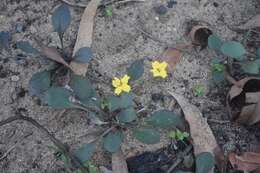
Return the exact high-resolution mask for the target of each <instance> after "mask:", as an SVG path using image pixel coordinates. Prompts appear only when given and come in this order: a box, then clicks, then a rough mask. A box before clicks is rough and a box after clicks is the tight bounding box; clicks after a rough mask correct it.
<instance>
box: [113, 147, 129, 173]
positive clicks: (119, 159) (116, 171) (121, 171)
mask: <svg viewBox="0 0 260 173" xmlns="http://www.w3.org/2000/svg"><path fill="white" fill-rule="evenodd" d="M112 170H113V173H128V168H127V164H126V160H125V157H124V154H123V152H122V150H121V148H120V149H119V150H118V151H117V152H116V153H114V154H112Z"/></svg>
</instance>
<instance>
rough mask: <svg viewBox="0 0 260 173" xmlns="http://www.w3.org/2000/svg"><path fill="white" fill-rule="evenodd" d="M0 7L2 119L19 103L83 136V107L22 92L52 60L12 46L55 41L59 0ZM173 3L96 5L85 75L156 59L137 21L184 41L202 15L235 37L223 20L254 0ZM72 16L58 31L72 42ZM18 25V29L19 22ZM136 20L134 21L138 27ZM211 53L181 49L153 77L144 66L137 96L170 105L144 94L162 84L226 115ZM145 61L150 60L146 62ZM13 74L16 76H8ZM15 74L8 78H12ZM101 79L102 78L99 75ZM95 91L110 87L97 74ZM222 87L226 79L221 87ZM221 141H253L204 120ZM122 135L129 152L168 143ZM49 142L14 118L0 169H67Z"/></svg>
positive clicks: (61, 131) (76, 12) (2, 140)
mask: <svg viewBox="0 0 260 173" xmlns="http://www.w3.org/2000/svg"><path fill="white" fill-rule="evenodd" d="M6 2H7V3H6V5H5V6H4V5H2V6H3V7H2V10H1V12H0V31H10V32H11V33H12V43H13V48H12V51H11V52H1V54H0V90H1V93H2V94H1V95H0V105H1V107H0V115H1V116H0V120H3V119H5V118H7V117H9V116H11V115H14V114H15V112H16V111H17V110H19V109H23V110H24V111H25V112H26V113H27V115H28V116H30V117H33V118H35V119H37V120H38V121H39V122H40V123H41V124H42V125H44V126H45V127H46V128H47V129H49V130H50V131H51V132H53V133H54V134H55V136H56V137H57V138H59V139H61V140H62V141H63V142H66V143H67V144H68V145H70V146H72V148H76V147H78V146H79V145H80V144H82V143H85V142H87V141H88V140H89V137H86V136H84V134H88V133H90V132H91V131H93V130H92V129H95V128H93V127H92V126H91V125H89V122H87V121H86V118H85V115H84V114H83V113H82V112H79V111H75V110H69V111H66V112H65V113H64V114H62V115H61V114H60V113H61V110H53V109H50V108H47V107H45V106H41V105H39V103H38V101H37V100H33V99H32V98H31V97H30V96H29V95H28V93H27V85H28V81H29V79H30V78H31V76H32V75H33V74H34V73H35V72H38V71H40V70H43V69H46V68H48V67H49V66H50V65H51V64H52V63H53V62H50V61H48V60H44V59H42V58H41V57H39V56H33V55H31V56H28V55H26V54H24V53H22V52H20V51H19V50H17V49H15V46H14V44H15V42H16V41H19V40H32V37H38V38H39V39H40V40H42V42H43V43H44V44H46V45H49V46H59V45H60V43H59V39H58V37H57V34H56V33H54V32H53V29H52V26H51V21H50V17H51V14H52V12H53V9H54V8H55V7H56V6H57V5H58V4H60V1H54V0H45V1H39V0H33V1H27V0H7V1H6ZM177 2H178V4H177V5H174V6H173V8H169V9H168V11H167V13H166V14H165V15H163V16H160V15H158V14H157V13H156V12H155V11H154V7H155V6H157V5H158V4H167V3H166V1H165V0H160V1H158V0H147V1H146V2H144V3H138V4H137V3H128V4H125V5H122V6H113V9H114V10H113V13H114V16H113V17H112V18H106V17H104V15H103V12H102V9H100V10H99V11H98V15H97V17H96V27H95V36H94V41H93V44H94V45H93V50H94V53H95V58H94V59H95V60H96V61H94V62H93V63H92V65H91V70H90V71H89V75H92V76H96V77H98V78H100V81H104V80H106V77H113V76H121V75H122V74H124V73H125V69H126V67H127V64H128V62H132V61H133V60H136V59H140V58H143V57H149V58H153V59H156V58H158V57H160V55H161V54H162V53H163V51H164V49H165V46H162V45H161V44H160V43H158V42H157V41H154V40H153V39H150V38H149V37H147V36H146V35H144V34H143V33H142V32H140V30H139V29H142V30H144V31H146V32H147V33H149V34H151V35H152V36H153V37H154V38H159V39H160V40H163V41H164V42H167V43H169V44H175V43H177V42H188V39H189V38H188V37H187V35H186V33H187V32H186V31H187V27H188V24H189V22H190V21H192V20H193V21H203V22H205V23H208V25H209V26H210V28H211V29H212V30H213V32H215V33H217V34H218V35H219V36H220V37H221V38H222V39H226V40H230V39H235V40H241V39H242V36H241V35H237V33H236V32H234V31H232V30H230V29H229V27H228V25H231V26H232V25H237V24H239V23H241V22H243V21H245V20H246V19H248V17H250V16H252V15H254V14H255V13H256V12H257V9H256V7H255V4H254V1H250V0H249V1H245V0H229V1H226V0H218V1H214V0H201V1H200V2H199V1H197V0H181V1H177ZM70 10H71V13H72V23H71V25H70V28H69V30H68V32H67V33H66V35H65V45H67V46H71V45H74V42H75V40H76V34H77V29H78V26H79V21H80V16H81V14H82V12H83V9H82V8H76V7H75V8H73V7H71V8H70ZM21 27H22V29H21ZM138 28H139V29H138ZM211 59H212V55H211V52H210V51H209V50H207V49H206V50H203V51H201V52H195V51H194V53H192V54H185V56H184V58H183V60H182V61H181V63H179V64H178V66H177V69H176V70H175V71H174V73H173V74H172V75H171V76H170V77H169V78H167V79H166V80H154V79H152V77H151V75H150V72H149V70H146V73H145V75H144V77H143V79H142V80H140V81H139V83H138V84H137V86H138V87H137V89H136V91H137V94H136V96H135V100H136V102H139V103H140V104H141V105H142V106H143V107H148V106H149V107H150V108H152V109H151V110H155V109H159V108H162V107H165V106H166V107H167V106H169V105H167V104H162V103H157V102H152V101H151V95H152V94H154V93H161V92H164V91H166V90H174V91H175V92H177V93H179V94H182V95H184V96H185V97H187V98H189V99H190V101H191V102H192V103H193V104H195V105H197V106H198V107H199V109H200V110H201V111H202V112H203V114H204V116H206V117H207V118H209V119H215V120H228V119H229V117H228V115H227V113H226V110H225V108H224V105H225V104H224V99H225V93H226V89H223V88H216V87H214V86H212V83H211V74H210V67H209V63H210V60H211ZM145 66H146V69H149V68H150V62H148V61H146V62H145ZM14 76H15V77H14ZM17 77H18V80H13V79H17ZM102 79H103V80H102ZM198 83H200V84H202V85H204V86H205V87H206V88H207V94H206V95H205V96H203V97H194V95H193V93H192V88H193V86H195V85H196V84H198ZM96 87H97V88H98V90H99V91H102V92H104V93H111V91H112V90H111V87H110V86H109V85H106V84H104V83H102V82H100V83H98V84H97V86H96ZM224 88H225V87H224ZM209 123H210V125H211V128H212V130H213V132H214V134H215V135H216V138H217V141H218V143H219V144H220V146H221V147H222V148H223V149H224V150H226V149H230V148H235V149H239V150H244V149H247V148H248V144H249V142H250V143H254V142H255V137H254V136H253V133H252V132H250V131H248V129H246V128H244V127H241V126H238V125H235V124H230V123H227V124H221V123H216V122H210V121H209ZM129 137H130V139H129V141H127V142H125V145H124V146H123V149H124V152H125V153H126V154H128V153H130V151H132V150H133V149H134V150H135V152H136V153H142V152H144V151H155V150H156V149H159V148H161V147H163V146H167V145H168V143H169V141H168V140H167V139H166V138H165V139H163V140H162V143H160V144H157V145H151V146H146V145H143V144H141V143H139V142H137V141H135V140H133V138H132V137H131V136H129ZM49 145H52V144H51V142H50V141H49V140H48V138H47V137H46V136H43V135H42V134H40V133H39V131H38V130H37V129H34V128H32V127H31V126H30V125H28V124H26V123H24V122H16V123H12V124H10V125H7V126H5V127H1V131H0V153H5V152H6V151H7V150H8V149H9V148H10V147H12V146H15V147H14V149H13V150H12V151H11V152H10V153H9V154H8V156H7V157H6V158H5V159H3V160H1V161H0V172H3V173H9V172H10V173H26V172H30V173H34V172H35V173H36V172H37V173H40V172H48V173H54V172H57V173H62V172H66V170H65V169H64V167H63V165H62V163H61V162H60V161H56V159H55V157H54V156H53V153H52V151H51V150H49V149H48V146H49ZM109 157H110V156H109V154H107V153H104V152H98V154H96V155H95V157H94V163H95V164H97V165H104V166H108V167H109Z"/></svg>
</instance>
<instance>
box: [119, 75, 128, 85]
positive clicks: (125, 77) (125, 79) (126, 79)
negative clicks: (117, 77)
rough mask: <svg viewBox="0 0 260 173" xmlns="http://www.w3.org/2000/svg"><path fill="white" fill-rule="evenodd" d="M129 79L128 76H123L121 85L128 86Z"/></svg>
mask: <svg viewBox="0 0 260 173" xmlns="http://www.w3.org/2000/svg"><path fill="white" fill-rule="evenodd" d="M129 79H130V77H129V76H128V75H124V77H123V78H122V79H121V82H122V84H128V81H129Z"/></svg>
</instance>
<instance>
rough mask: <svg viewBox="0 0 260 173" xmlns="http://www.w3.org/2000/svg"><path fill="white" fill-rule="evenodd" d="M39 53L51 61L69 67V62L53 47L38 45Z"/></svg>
mask: <svg viewBox="0 0 260 173" xmlns="http://www.w3.org/2000/svg"><path fill="white" fill-rule="evenodd" d="M40 53H41V54H42V55H43V56H45V57H47V58H49V59H51V60H53V61H56V62H58V63H60V64H63V65H65V66H67V67H69V64H68V63H67V62H66V61H65V60H64V59H63V58H62V56H61V55H60V53H59V52H58V50H57V49H56V48H55V47H47V46H44V45H40Z"/></svg>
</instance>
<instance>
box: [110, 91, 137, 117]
mask: <svg viewBox="0 0 260 173" xmlns="http://www.w3.org/2000/svg"><path fill="white" fill-rule="evenodd" d="M106 104H107V106H108V109H109V110H110V112H114V111H116V110H119V109H125V108H128V107H131V106H133V98H132V95H131V94H127V93H125V94H122V95H121V96H119V97H118V96H108V97H107V98H106Z"/></svg>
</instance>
